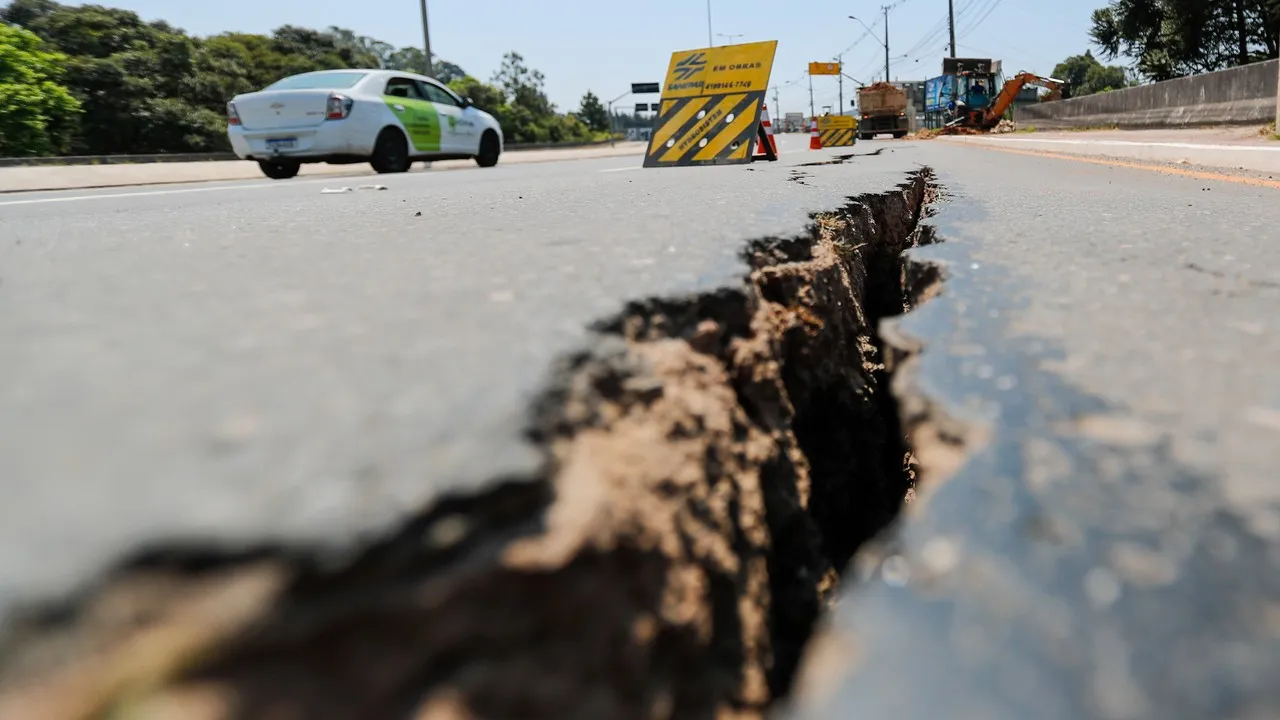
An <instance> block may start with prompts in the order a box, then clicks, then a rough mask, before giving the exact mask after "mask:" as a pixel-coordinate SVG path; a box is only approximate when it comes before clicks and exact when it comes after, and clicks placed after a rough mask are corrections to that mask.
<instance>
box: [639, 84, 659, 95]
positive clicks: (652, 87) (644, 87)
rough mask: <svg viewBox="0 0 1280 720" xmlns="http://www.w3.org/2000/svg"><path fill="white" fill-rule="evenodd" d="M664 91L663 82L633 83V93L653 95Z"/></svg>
mask: <svg viewBox="0 0 1280 720" xmlns="http://www.w3.org/2000/svg"><path fill="white" fill-rule="evenodd" d="M660 92H662V83H631V94H632V95H653V94H654V93H660Z"/></svg>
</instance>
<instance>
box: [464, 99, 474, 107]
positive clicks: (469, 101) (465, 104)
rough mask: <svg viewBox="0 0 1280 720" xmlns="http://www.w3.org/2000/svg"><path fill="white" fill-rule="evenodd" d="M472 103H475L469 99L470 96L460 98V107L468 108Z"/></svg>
mask: <svg viewBox="0 0 1280 720" xmlns="http://www.w3.org/2000/svg"><path fill="white" fill-rule="evenodd" d="M472 105H475V103H474V102H472V101H471V98H469V97H464V98H462V107H464V108H469V107H471V106H472Z"/></svg>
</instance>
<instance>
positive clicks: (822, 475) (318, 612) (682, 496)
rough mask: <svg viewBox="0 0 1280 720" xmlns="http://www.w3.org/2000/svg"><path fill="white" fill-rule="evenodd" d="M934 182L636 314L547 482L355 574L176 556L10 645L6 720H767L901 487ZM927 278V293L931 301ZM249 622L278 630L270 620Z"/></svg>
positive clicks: (612, 343) (769, 248)
mask: <svg viewBox="0 0 1280 720" xmlns="http://www.w3.org/2000/svg"><path fill="white" fill-rule="evenodd" d="M936 192H937V190H936V187H935V186H934V184H933V179H932V174H931V172H930V171H928V170H927V169H926V170H921V171H919V172H916V173H913V174H911V175H910V176H909V177H908V178H907V179H906V181H905V182H904V183H903V184H902V185H900V186H899V187H897V188H896V189H895V190H893V191H891V192H888V193H883V194H876V195H866V196H861V197H857V198H853V199H851V201H850V202H849V203H848V204H847V205H846V206H845V207H843V208H840V209H837V210H835V211H832V212H828V213H823V214H820V215H817V216H815V217H814V220H813V224H812V226H811V228H810V231H809V232H808V233H807V234H805V235H803V236H800V237H794V238H785V239H769V240H761V241H757V242H755V243H752V244H751V245H750V247H749V248H748V250H747V255H746V257H747V260H748V262H749V265H750V268H751V272H750V276H749V277H748V278H746V280H745V281H744V282H743V283H742V285H741V286H739V287H731V288H724V289H721V290H719V291H716V292H711V293H706V294H702V295H699V296H696V297H691V298H680V299H652V300H647V301H640V302H635V303H633V304H631V305H630V306H628V307H627V308H626V309H625V310H624V311H623V312H622V313H621V314H620V315H618V316H617V317H614V318H611V319H608V320H606V321H604V322H601V323H599V324H598V326H597V327H596V328H595V330H596V331H597V335H598V340H599V341H598V342H597V343H595V344H594V345H593V346H592V347H591V349H590V350H588V351H584V352H582V353H580V354H577V355H575V356H573V357H570V358H568V359H566V361H565V362H564V365H563V367H562V368H560V369H559V371H558V373H557V376H556V379H555V381H554V382H553V383H552V384H551V389H550V390H549V391H548V392H547V393H546V394H545V396H544V397H543V398H541V400H540V401H539V402H538V403H537V406H536V410H535V413H534V415H535V421H534V423H533V430H532V431H531V435H532V439H533V441H534V442H536V443H538V444H539V445H540V446H541V447H543V448H544V449H545V451H546V453H547V458H548V460H547V467H546V470H545V472H544V473H543V474H542V475H541V476H540V477H538V478H533V479H529V478H511V479H509V480H508V481H505V482H499V483H495V484H493V485H492V486H491V487H493V488H495V489H493V490H491V491H489V492H487V493H485V494H483V495H479V496H472V497H460V498H452V499H448V500H445V501H442V502H440V503H438V504H437V505H436V506H435V507H433V508H432V509H431V510H430V511H429V512H428V513H426V514H425V515H424V516H422V517H421V518H419V519H417V520H416V521H414V522H413V523H411V524H410V525H409V526H407V527H405V528H403V529H401V530H400V531H398V532H397V533H396V534H395V535H394V536H393V537H390V538H386V539H384V540H382V541H381V542H378V543H377V544H376V545H375V546H373V547H371V548H370V549H368V550H367V551H366V552H364V554H363V555H362V556H361V557H359V558H356V559H354V560H352V561H351V562H349V563H347V564H346V565H344V566H343V567H341V568H337V569H334V568H327V567H323V566H320V565H317V564H316V562H315V561H314V560H312V559H309V558H307V557H306V556H302V555H294V554H285V553H282V552H280V551H262V552H256V553H246V554H244V555H241V556H238V557H235V558H227V557H217V556H213V555H208V554H203V553H201V552H199V551H198V550H197V549H192V548H170V549H168V550H167V551H165V552H156V553H151V554H149V555H148V556H147V557H145V558H141V559H138V560H137V561H136V562H132V563H130V565H129V566H128V567H127V568H124V569H122V570H121V571H119V572H118V573H116V574H115V575H113V577H112V578H110V579H109V580H108V581H104V583H103V585H102V586H101V587H100V588H98V589H96V590H95V591H93V592H91V593H90V594H89V595H88V596H87V597H86V598H85V599H82V600H80V601H78V602H77V603H75V604H74V606H72V607H68V608H65V609H63V610H61V611H60V612H56V613H48V614H46V616H42V617H40V618H34V619H32V620H31V621H30V622H29V623H28V625H26V626H24V627H23V628H22V629H21V630H19V631H16V632H11V633H9V637H8V638H7V639H6V640H5V641H4V643H3V645H0V717H10V716H13V717H40V718H82V717H84V718H87V717H127V718H133V717H147V718H151V717H182V718H184V720H186V719H193V720H200V719H203V718H232V717H235V718H241V717H243V718H264V717H270V718H277V717H279V718H304V717H305V718H309V719H323V718H351V717H369V718H374V717H377V718H394V717H415V718H467V717H484V718H497V717H502V718H522V717H528V718H534V717H537V718H542V717H546V718H579V717H581V718H600V717H609V718H645V719H648V718H666V717H672V718H686V717H712V716H716V717H734V716H738V717H759V716H761V715H762V714H763V713H764V711H765V710H766V709H767V708H768V707H769V706H770V705H771V704H772V703H774V702H775V701H776V700H778V699H779V698H782V697H785V696H786V694H787V693H788V691H789V690H790V687H791V683H792V680H793V676H794V675H795V672H796V668H797V665H798V663H799V660H800V657H801V655H802V652H803V649H804V646H805V643H806V642H807V640H808V639H809V637H810V635H811V633H812V630H813V627H814V624H815V622H816V621H817V619H818V618H819V616H820V614H821V613H822V611H823V610H824V608H825V607H826V606H827V605H828V604H829V603H830V601H832V600H833V598H834V593H835V591H836V590H837V589H838V587H839V585H840V582H841V573H842V571H843V570H844V568H845V567H846V566H847V565H848V564H849V561H850V559H851V558H852V557H853V556H854V554H855V553H856V552H857V550H858V548H859V547H860V546H862V544H863V543H865V542H867V541H868V540H870V539H871V538H873V537H875V536H876V535H877V534H879V533H881V532H882V531H884V530H885V528H887V527H889V526H890V524H891V523H892V522H893V521H894V520H895V518H896V517H897V516H898V513H899V511H900V509H901V507H902V505H903V502H904V499H905V498H907V497H908V496H909V494H910V493H911V492H912V490H913V485H914V482H915V472H916V471H915V464H914V462H913V460H912V453H911V451H910V449H909V448H908V447H907V444H906V441H905V440H904V437H905V436H904V428H903V425H902V422H901V421H900V408H899V407H898V405H897V401H896V400H895V397H894V395H893V393H892V392H890V391H889V382H890V372H891V370H890V369H886V364H885V357H884V351H883V349H882V346H881V339H880V337H879V335H878V333H877V326H878V323H879V321H880V319H882V318H886V317H891V316H895V315H899V314H901V313H903V312H904V311H906V310H908V309H909V307H910V305H911V303H912V301H913V300H914V299H916V298H919V297H923V296H927V295H928V292H929V288H931V287H933V286H934V284H936V283H931V282H930V281H929V279H928V278H922V277H920V276H919V269H918V268H917V269H916V270H914V271H909V270H910V269H909V268H904V265H903V261H902V253H903V251H904V250H906V249H907V248H910V247H914V246H918V245H922V244H927V243H929V242H932V241H933V236H932V233H931V231H930V229H929V227H928V226H927V225H926V224H925V223H923V222H921V220H922V217H923V216H924V215H926V214H927V212H928V206H929V203H930V202H931V201H932V200H933V199H934V198H935V197H936ZM935 279H936V278H935ZM263 608H266V609H265V610H263Z"/></svg>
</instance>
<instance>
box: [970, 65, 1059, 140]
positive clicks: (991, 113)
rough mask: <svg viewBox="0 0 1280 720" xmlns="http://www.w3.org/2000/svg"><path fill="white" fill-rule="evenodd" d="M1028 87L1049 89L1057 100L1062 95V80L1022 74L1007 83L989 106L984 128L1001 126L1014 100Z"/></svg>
mask: <svg viewBox="0 0 1280 720" xmlns="http://www.w3.org/2000/svg"><path fill="white" fill-rule="evenodd" d="M1027 85H1033V86H1036V87H1042V88H1047V89H1048V90H1049V91H1050V96H1051V97H1055V98H1056V96H1058V95H1060V94H1061V93H1062V81H1061V80H1057V79H1054V78H1047V77H1040V76H1039V75H1036V74H1034V73H1029V72H1020V73H1018V74H1017V75H1015V76H1014V77H1013V79H1011V80H1009V82H1006V83H1005V84H1004V87H1002V88H1000V94H999V95H997V96H996V99H995V100H994V101H993V102H992V103H991V104H990V105H989V106H987V110H986V112H985V113H984V114H983V118H982V125H983V127H985V128H988V129H990V128H993V127H995V126H996V125H998V124H1000V118H1002V117H1004V114H1005V113H1006V112H1008V110H1009V106H1010V105H1013V100H1014V98H1016V97H1018V93H1019V92H1021V91H1022V88H1023V87H1025V86H1027Z"/></svg>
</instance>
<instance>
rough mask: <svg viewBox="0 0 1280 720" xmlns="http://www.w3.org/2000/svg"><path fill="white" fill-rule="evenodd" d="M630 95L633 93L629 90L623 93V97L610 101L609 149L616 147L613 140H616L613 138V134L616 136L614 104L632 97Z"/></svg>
mask: <svg viewBox="0 0 1280 720" xmlns="http://www.w3.org/2000/svg"><path fill="white" fill-rule="evenodd" d="M630 94H631V91H630V90H628V91H627V92H624V93H622V94H621V95H619V96H618V97H616V98H614V99H612V100H610V101H609V147H613V146H614V145H613V139H614V138H613V134H614V122H613V104H614V103H616V102H618V101H619V100H621V99H622V98H624V97H626V96H628V95H630Z"/></svg>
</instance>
